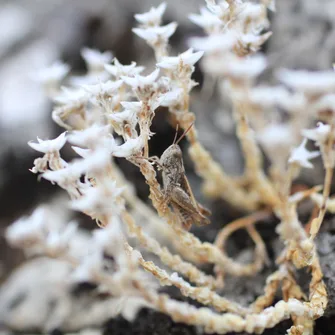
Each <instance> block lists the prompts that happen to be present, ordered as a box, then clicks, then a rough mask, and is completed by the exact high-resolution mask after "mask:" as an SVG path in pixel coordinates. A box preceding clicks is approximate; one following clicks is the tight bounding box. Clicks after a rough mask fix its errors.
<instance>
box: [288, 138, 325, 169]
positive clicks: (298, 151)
mask: <svg viewBox="0 0 335 335" xmlns="http://www.w3.org/2000/svg"><path fill="white" fill-rule="evenodd" d="M306 143H307V140H306V139H304V140H303V141H302V143H301V144H300V145H299V147H298V148H295V149H293V151H292V153H291V156H290V158H289V160H288V162H289V163H290V164H293V163H295V164H298V165H300V166H301V167H304V168H308V169H311V168H313V164H312V163H311V162H309V160H310V159H313V158H315V157H318V156H319V155H320V152H319V151H308V150H307V149H306Z"/></svg>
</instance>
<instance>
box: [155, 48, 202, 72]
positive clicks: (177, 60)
mask: <svg viewBox="0 0 335 335" xmlns="http://www.w3.org/2000/svg"><path fill="white" fill-rule="evenodd" d="M203 54H204V52H203V51H198V52H193V49H192V48H190V49H188V50H187V51H185V52H183V53H181V54H180V55H179V56H177V57H163V59H162V60H161V62H159V63H157V66H158V67H161V68H163V69H169V70H176V69H177V68H178V67H179V66H191V67H192V66H193V65H194V64H195V63H196V62H197V61H198V60H199V59H200V58H201V57H202V56H203Z"/></svg>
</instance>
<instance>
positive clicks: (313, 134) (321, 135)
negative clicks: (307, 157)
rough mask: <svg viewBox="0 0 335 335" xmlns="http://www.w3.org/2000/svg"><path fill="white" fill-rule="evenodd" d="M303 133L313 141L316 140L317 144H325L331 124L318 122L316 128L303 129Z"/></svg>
mask: <svg viewBox="0 0 335 335" xmlns="http://www.w3.org/2000/svg"><path fill="white" fill-rule="evenodd" d="M301 134H302V135H303V136H304V137H306V138H308V139H310V140H312V141H315V142H316V145H319V146H320V145H321V144H323V143H324V142H325V141H326V140H327V138H328V136H329V134H330V125H329V124H324V123H322V122H318V123H317V127H316V128H314V129H303V130H302V131H301Z"/></svg>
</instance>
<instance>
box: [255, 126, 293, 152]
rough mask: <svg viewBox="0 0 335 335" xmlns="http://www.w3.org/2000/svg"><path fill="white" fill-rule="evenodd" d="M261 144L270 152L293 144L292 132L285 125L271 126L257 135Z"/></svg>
mask: <svg viewBox="0 0 335 335" xmlns="http://www.w3.org/2000/svg"><path fill="white" fill-rule="evenodd" d="M257 139H258V140H259V142H260V143H261V144H262V145H263V146H264V147H266V148H267V149H268V150H269V151H270V150H271V151H274V150H275V149H277V148H278V147H289V146H290V145H291V144H292V131H291V129H290V127H289V126H288V125H285V124H270V125H268V126H267V127H266V128H265V129H264V130H263V131H261V132H260V133H259V134H258V135H257Z"/></svg>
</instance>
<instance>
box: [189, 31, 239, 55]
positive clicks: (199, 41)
mask: <svg viewBox="0 0 335 335" xmlns="http://www.w3.org/2000/svg"><path fill="white" fill-rule="evenodd" d="M236 41H237V39H236V35H235V34H233V33H232V32H226V33H222V34H213V35H210V36H208V37H207V36H206V37H192V38H190V39H189V45H190V46H191V47H192V48H194V49H196V50H204V51H205V52H208V53H217V52H227V51H230V50H231V49H232V48H233V46H234V44H235V43H236Z"/></svg>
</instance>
